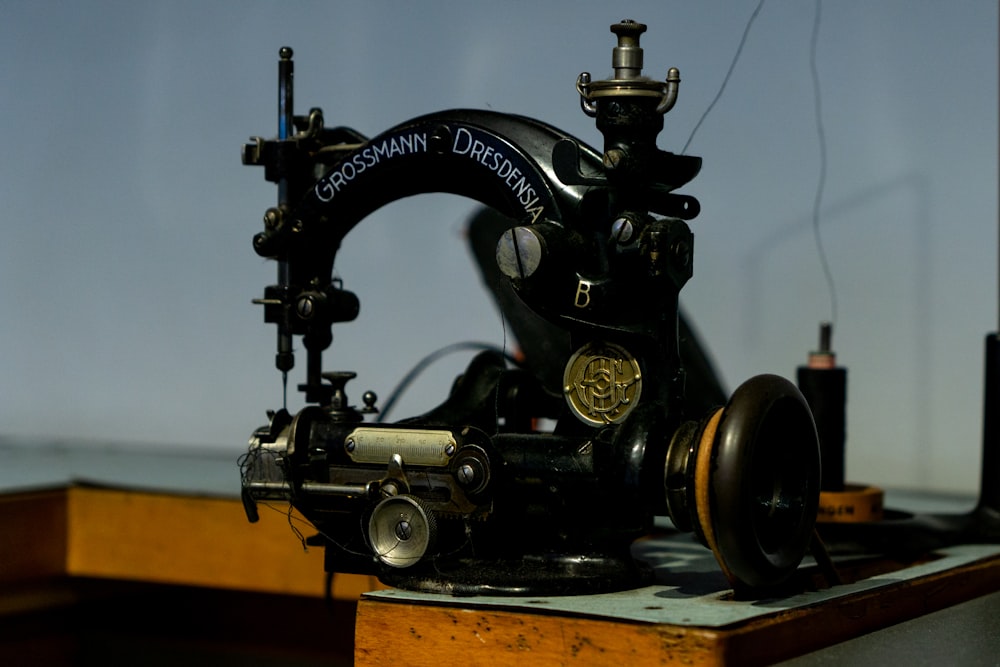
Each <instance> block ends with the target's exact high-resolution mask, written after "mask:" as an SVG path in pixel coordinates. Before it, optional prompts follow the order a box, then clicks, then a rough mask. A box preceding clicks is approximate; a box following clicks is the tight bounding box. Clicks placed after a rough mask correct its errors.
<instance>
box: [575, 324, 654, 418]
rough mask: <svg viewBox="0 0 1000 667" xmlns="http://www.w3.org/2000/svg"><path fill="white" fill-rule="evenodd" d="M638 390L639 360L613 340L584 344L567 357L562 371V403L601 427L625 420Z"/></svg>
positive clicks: (639, 383) (633, 404) (640, 380)
mask: <svg viewBox="0 0 1000 667" xmlns="http://www.w3.org/2000/svg"><path fill="white" fill-rule="evenodd" d="M641 390H642V377H641V374H640V372H639V362H638V361H636V358H635V357H633V356H632V355H631V354H629V353H628V352H627V351H626V350H625V348H623V347H620V346H618V345H615V344H614V343H606V342H591V343H587V344H586V345H584V346H583V347H581V348H580V349H579V350H577V351H576V353H575V354H574V355H573V356H572V357H570V360H569V362H568V363H567V364H566V371H565V372H564V373H563V391H564V392H565V394H566V402H567V403H569V407H570V410H572V411H573V414H574V415H576V416H577V417H578V418H579V419H580V420H582V421H583V422H585V423H587V424H594V425H598V426H604V425H605V424H614V423H617V422H620V421H621V420H623V419H625V417H626V416H627V415H628V413H629V412H631V411H632V408H634V407H635V405H636V403H637V402H638V401H639V393H640V391H641Z"/></svg>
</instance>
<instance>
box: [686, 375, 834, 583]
mask: <svg viewBox="0 0 1000 667" xmlns="http://www.w3.org/2000/svg"><path fill="white" fill-rule="evenodd" d="M696 456H697V458H696V461H695V506H696V513H697V519H698V526H699V528H700V529H701V533H702V534H703V536H704V538H705V541H706V543H707V544H708V547H709V548H710V549H711V550H712V552H713V553H714V554H715V557H716V559H717V560H718V561H719V565H720V566H721V567H722V569H723V571H724V572H725V573H726V576H727V577H729V579H730V581H732V582H733V583H734V585H744V586H749V587H753V588H765V587H768V586H774V585H777V584H780V583H781V582H783V581H785V580H786V579H788V578H789V577H790V576H791V575H792V573H793V572H794V571H795V569H796V568H797V567H798V566H799V563H800V562H801V561H802V557H803V556H804V555H805V553H806V551H807V550H808V548H809V542H810V539H811V537H812V533H813V528H814V525H815V522H816V512H817V509H818V506H819V491H820V453H819V442H818V440H817V437H816V428H815V426H814V424H813V419H812V414H811V412H810V411H809V406H808V405H807V404H806V401H805V399H804V398H803V397H802V394H801V393H800V392H799V390H798V389H797V388H796V387H795V385H793V384H792V383H791V382H789V381H788V380H785V379H784V378H781V377H778V376H775V375H759V376H756V377H754V378H751V379H750V380H748V381H747V382H745V383H743V385H741V386H740V387H739V388H738V389H737V390H736V392H735V393H734V394H733V396H732V398H731V399H730V401H729V403H728V404H727V405H726V407H724V408H721V409H720V410H718V411H717V412H716V413H715V414H714V415H712V417H711V418H710V420H709V421H708V423H707V424H706V426H705V428H704V429H703V431H702V436H701V441H700V443H699V446H698V450H697V455H696Z"/></svg>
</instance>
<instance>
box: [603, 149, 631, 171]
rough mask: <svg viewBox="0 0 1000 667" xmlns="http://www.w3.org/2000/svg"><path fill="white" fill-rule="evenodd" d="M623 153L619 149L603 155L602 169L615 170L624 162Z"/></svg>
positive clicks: (624, 156)
mask: <svg viewBox="0 0 1000 667" xmlns="http://www.w3.org/2000/svg"><path fill="white" fill-rule="evenodd" d="M625 158H626V155H625V151H623V150H622V149H620V148H612V149H611V150H609V151H608V152H607V153H605V154H604V168H605V169H612V170H613V169H617V168H618V167H619V166H621V164H622V162H624V161H625Z"/></svg>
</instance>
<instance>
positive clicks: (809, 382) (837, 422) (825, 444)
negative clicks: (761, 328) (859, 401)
mask: <svg viewBox="0 0 1000 667" xmlns="http://www.w3.org/2000/svg"><path fill="white" fill-rule="evenodd" d="M830 331H831V327H830V325H829V324H828V323H823V324H822V325H821V329H820V349H819V350H818V351H816V352H813V353H811V354H810V355H809V364H808V365H807V366H800V367H799V369H798V383H799V391H801V392H802V395H803V396H805V399H806V402H807V403H808V404H809V409H810V410H812V413H813V421H814V422H815V423H816V434H817V436H818V437H819V448H820V461H821V463H822V466H823V472H822V481H821V482H820V487H821V489H822V490H823V491H843V490H844V475H845V471H844V450H845V446H846V442H847V369H846V368H843V367H840V366H837V358H836V355H835V354H834V353H833V351H832V350H831V349H830Z"/></svg>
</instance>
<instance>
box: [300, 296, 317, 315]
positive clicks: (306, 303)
mask: <svg viewBox="0 0 1000 667" xmlns="http://www.w3.org/2000/svg"><path fill="white" fill-rule="evenodd" d="M295 311H296V312H297V313H298V314H299V317H301V318H302V319H304V320H308V319H309V318H310V317H312V316H313V315H314V314H315V313H316V302H315V300H314V299H313V298H312V297H311V296H304V297H302V298H301V299H299V301H298V303H296V304H295Z"/></svg>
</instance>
